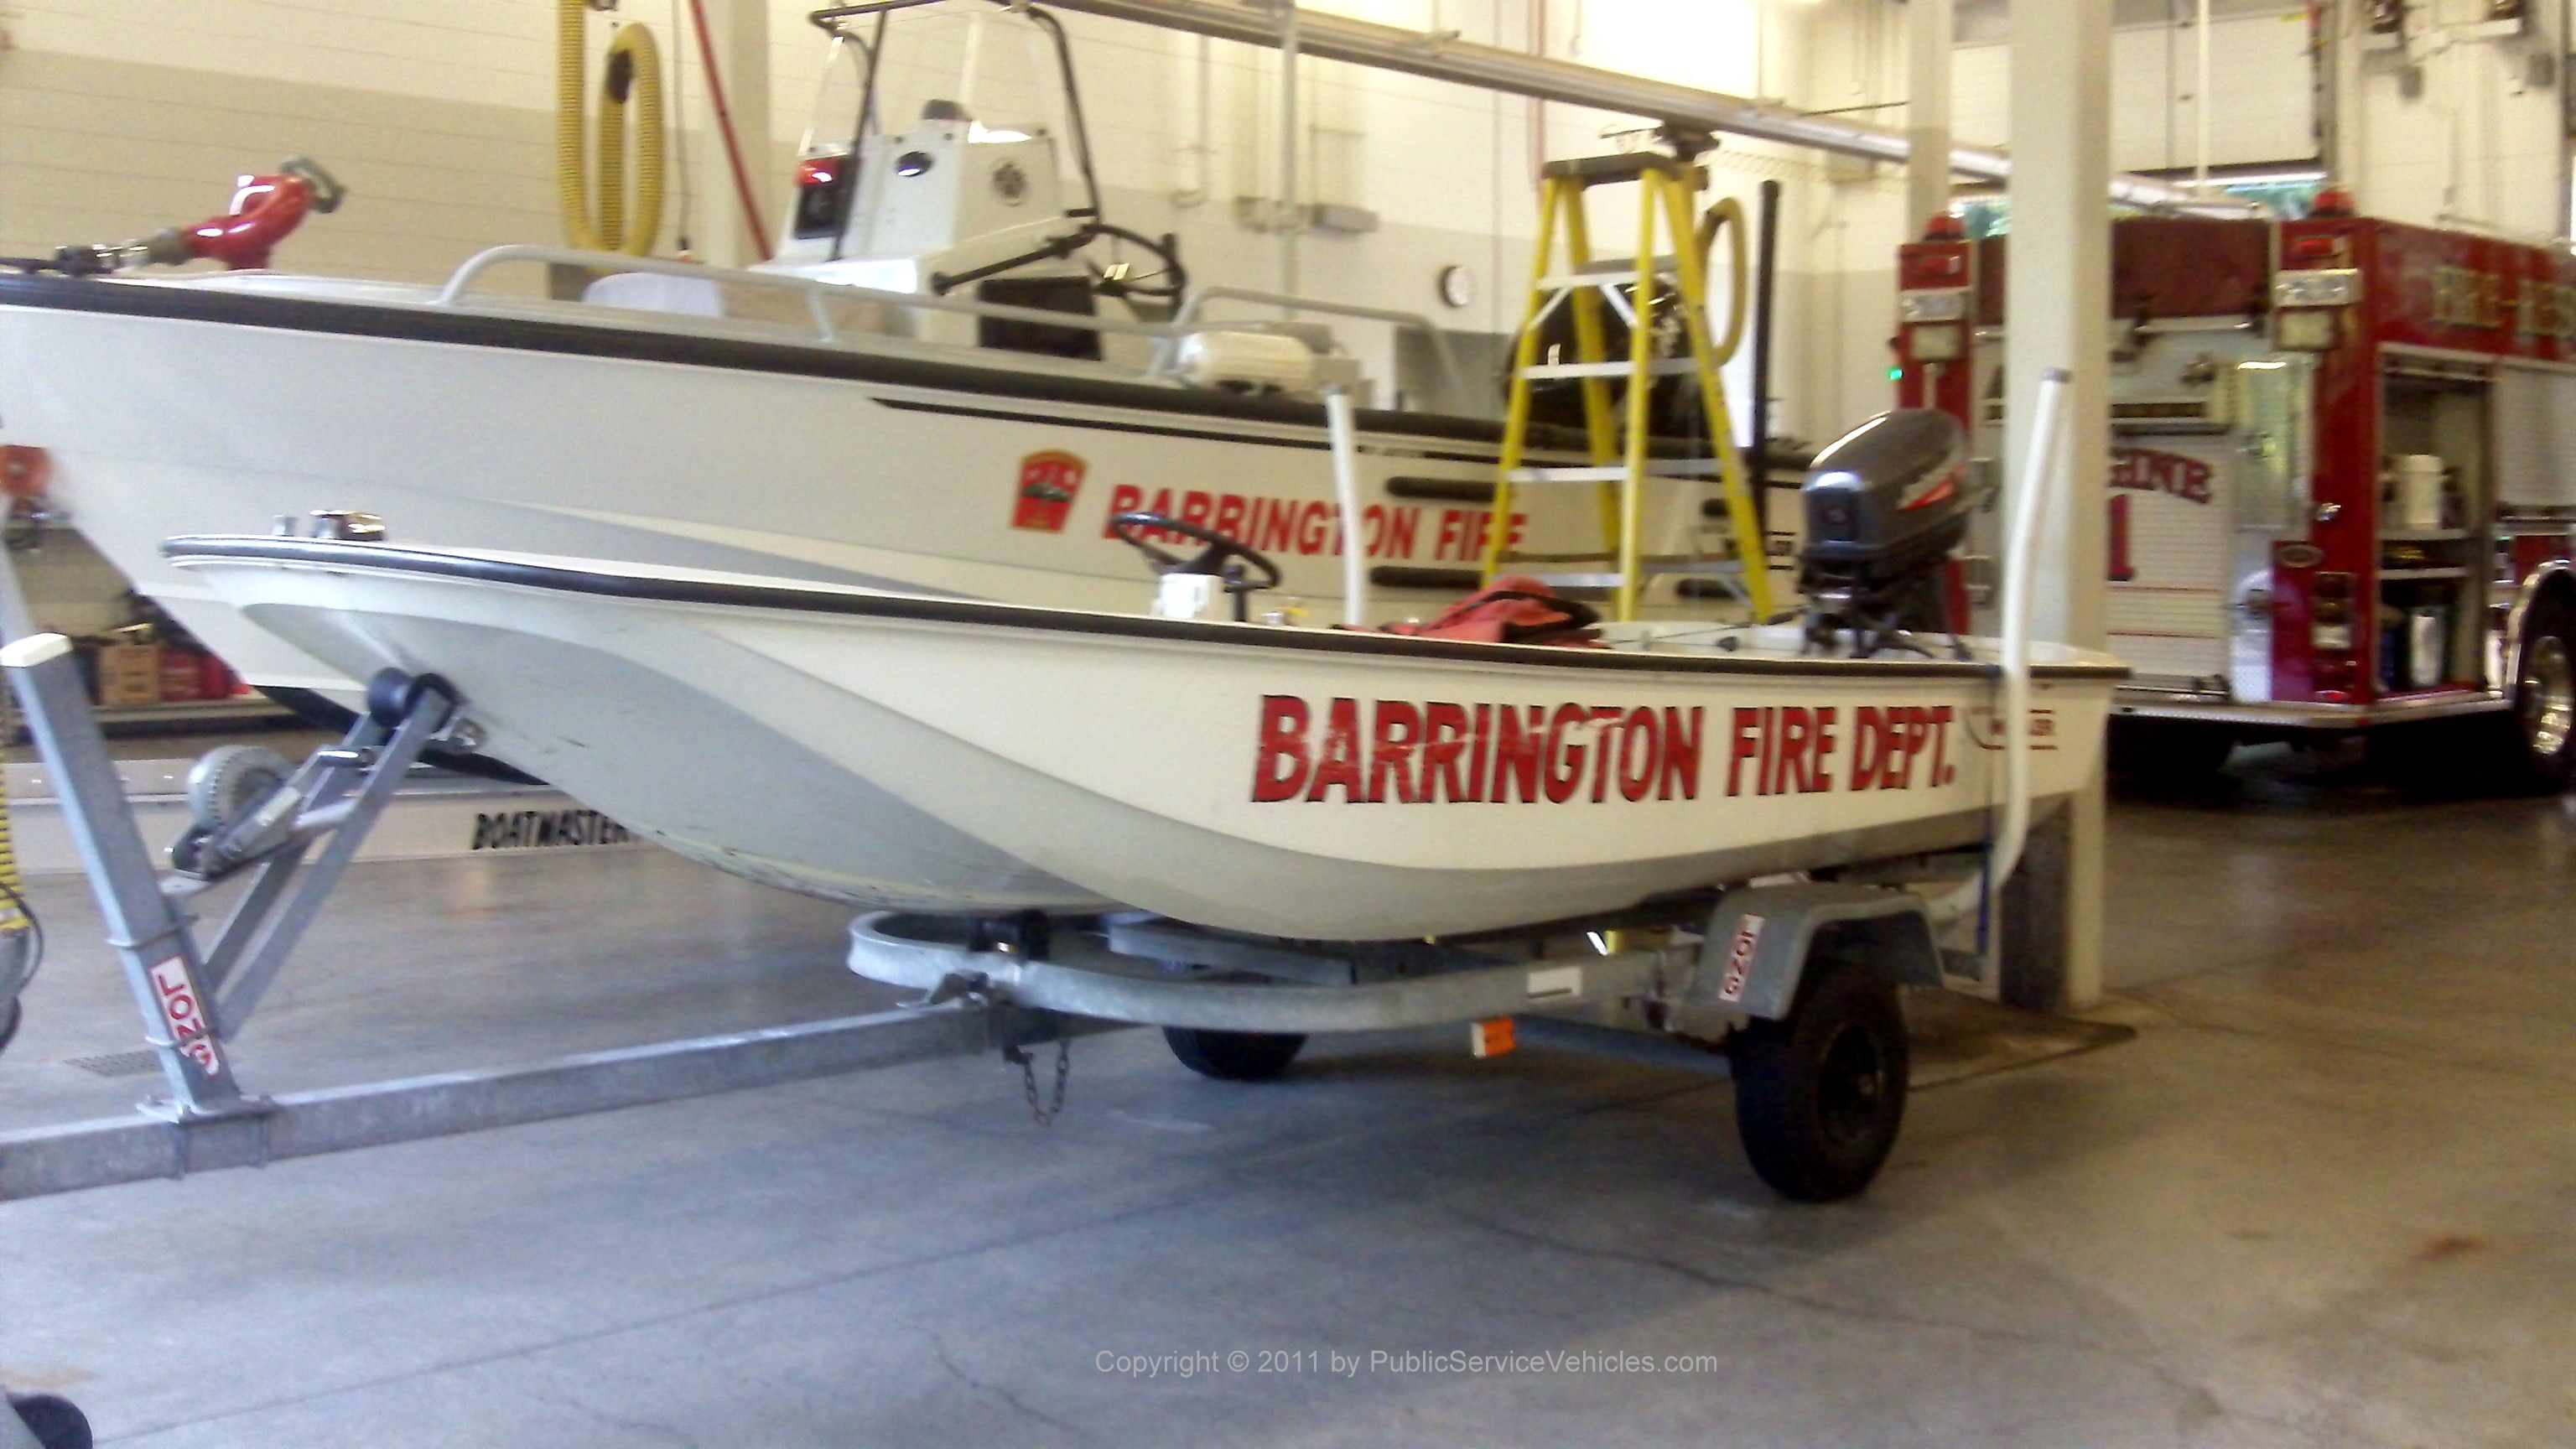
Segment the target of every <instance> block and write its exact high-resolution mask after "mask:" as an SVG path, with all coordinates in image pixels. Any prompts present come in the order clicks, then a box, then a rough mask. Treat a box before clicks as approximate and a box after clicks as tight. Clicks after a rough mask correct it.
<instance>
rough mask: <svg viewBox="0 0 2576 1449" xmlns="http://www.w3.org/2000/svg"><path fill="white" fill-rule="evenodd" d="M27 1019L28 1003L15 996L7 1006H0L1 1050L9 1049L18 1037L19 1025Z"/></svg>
mask: <svg viewBox="0 0 2576 1449" xmlns="http://www.w3.org/2000/svg"><path fill="white" fill-rule="evenodd" d="M26 1019H27V1003H25V1002H24V1001H21V1000H19V999H18V998H16V997H14V996H13V997H11V998H9V1004H8V1005H7V1006H5V1007H0V1052H5V1051H7V1050H8V1049H9V1043H11V1042H13V1041H16V1040H17V1039H18V1027H19V1025H20V1023H22V1022H24V1021H25V1020H26Z"/></svg>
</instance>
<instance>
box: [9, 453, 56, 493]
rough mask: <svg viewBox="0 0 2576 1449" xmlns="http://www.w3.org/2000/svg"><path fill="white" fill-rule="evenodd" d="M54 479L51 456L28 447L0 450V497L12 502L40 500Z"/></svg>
mask: <svg viewBox="0 0 2576 1449" xmlns="http://www.w3.org/2000/svg"><path fill="white" fill-rule="evenodd" d="M53 476H54V459H53V455H52V454H50V453H47V452H46V451H45V450H44V449H42V448H39V447H35V446H33V445H32V444H28V443H11V444H9V445H8V446H6V447H0V493H5V494H7V495H9V496H10V497H12V498H40V497H43V496H44V492H45V484H46V483H48V482H50V481H51V480H52V478H53Z"/></svg>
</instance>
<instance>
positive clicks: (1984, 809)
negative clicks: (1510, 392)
mask: <svg viewBox="0 0 2576 1449" xmlns="http://www.w3.org/2000/svg"><path fill="white" fill-rule="evenodd" d="M172 548H173V549H174V550H175V551H176V555H177V561H178V562H179V563H180V564H181V565H182V566H183V567H185V568H186V569H187V570H189V571H190V572H191V573H192V574H194V575H196V576H198V577H200V578H202V579H203V580H205V581H206V583H207V584H208V585H210V586H211V587H212V588H213V589H214V590H215V591H216V592H217V593H218V594H219V595H221V596H222V597H224V598H225V599H226V600H228V601H229V602H230V603H232V604H233V605H234V606H235V607H237V608H239V609H241V610H242V611H243V613H244V614H246V615H247V616H248V617H249V618H251V619H252V620H253V621H254V622H256V623H257V624H259V625H260V626H262V627H264V628H267V629H270V630H272V631H274V632H276V633H277V634H279V635H280V636H281V637H284V638H286V639H288V640H290V641H293V642H294V643H296V644H297V645H298V646H300V647H302V648H304V649H306V650H308V651H310V652H311V653H313V654H314V655H315V656H316V657H318V658H320V659H322V660H324V661H326V662H327V663H329V664H330V665H331V666H332V667H333V668H335V669H337V670H339V671H342V672H345V673H348V674H351V675H362V674H366V673H371V672H372V671H374V670H376V669H380V668H384V667H394V668H399V669H402V670H404V671H406V672H410V673H436V674H439V675H441V676H443V677H445V678H447V679H448V680H450V681H451V682H453V684H454V685H455V686H456V687H457V688H458V690H459V692H460V693H461V695H462V696H463V698H464V699H465V700H466V712H467V714H468V716H469V717H470V718H471V719H472V720H473V721H474V723H475V725H476V726H477V727H478V728H479V730H480V731H481V732H482V734H483V736H484V743H483V746H482V748H484V749H485V750H486V751H487V752H489V753H491V754H493V755H495V756H497V757H499V758H501V759H504V760H507V761H509V762H510V763H512V764H514V765H517V766H518V767H520V768H522V769H525V770H528V771H529V772H531V773H533V774H536V775H538V776H539V777H541V778H544V779H547V780H549V781H551V782H554V783H556V784H557V785H559V786H561V787H562V788H564V789H566V790H568V791H569V792H571V793H573V794H575V795H577V796H578V797H580V798H581V799H583V800H584V801H585V802H587V803H589V804H591V805H593V806H595V807H597V808H599V809H601V810H603V811H606V812H607V813H609V814H610V815H612V816H614V817H616V818H617V819H618V820H619V821H620V822H621V823H622V824H624V825H626V826H627V827H629V828H630V829H634V830H637V831H640V832H642V833H645V834H647V835H650V836H652V837H653V838H655V839H658V840H661V841H663V842H665V843H666V844H670V845H672V846H673V847H674V848H677V849H679V850H681V851H683V852H684V853H686V854H690V855H692V856H695V857H697V858H699V859H702V860H706V861H708V862H710V863H712V864H715V865H718V866H720V867H723V868H725V869H728V870H733V871H736V872H738V873H740V874H744V875H748V876H751V877H753V878H755V879H761V880H765V881H768V882H770V883H772V884H776V885H781V886H784V887H786V888H789V889H793V890H798V891H803V892H806V893H809V894H814V895H820V896H825V897H828V898H831V899H836V900H842V901H847V902H850V903H852V904H854V905H862V906H871V907H894V908H902V909H940V910H966V911H1003V910H1012V909H1023V908H1038V909H1049V910H1079V909H1086V908H1097V907H1101V906H1106V905H1110V904H1116V905H1122V906H1132V907H1138V908H1142V909H1146V910H1150V911H1155V912H1158V913H1160V914H1163V915H1168V916H1172V917H1175V918H1178V919H1181V920H1187V921H1193V922H1198V923H1201V924H1205V925H1210V926H1216V927H1222V928H1227V929H1234V930H1242V931H1251V932H1258V933H1261V934H1265V935H1279V936H1299V937H1315V938H1327V939H1391V938H1399V937H1409V936H1421V935H1427V934H1442V933H1452V932H1460V931H1468V930H1477V929H1486V928H1492V927H1498V926H1504V925H1512V924H1519V923H1525V922H1531V921H1538V920H1546V919H1552V918H1561V917H1567V916H1574V915H1580V914H1585V913H1590V912H1595V911H1603V910H1611V909H1616V908H1619V907H1623V906H1626V905H1630V904H1633V903H1635V902H1636V901H1638V900H1641V899H1643V898H1645V897H1647V896H1650V895H1653V894H1656V893H1659V892H1664V891H1670V890H1679V889H1687V888H1691V887H1698V886H1706V885H1710V884H1715V883H1720V882H1725V881H1733V880H1743V879H1748V878H1752V877H1755V876H1759V875H1765V874H1771V873H1775V872H1780V871H1787V870H1799V869H1808V868H1814V867H1820V866H1827V865H1836V864H1844V863H1849V862H1852V861H1857V860H1864V859H1873V858H1879V857H1884V856H1889V855H1895V854H1902V853H1908V852H1912V851H1919V850H1933V849H1941V848H1946V847H1951V846H1958V845H1963V844H1967V843H1970V842H1973V841H1975V840H1977V839H1979V838H1980V837H1981V836H1982V835H1983V833H1984V831H1985V828H1986V820H1987V815H1988V811H1989V805H1990V802H1991V801H1992V800H1993V798H1994V794H1995V790H1996V786H1997V780H1998V777H1999V772H2000V761H2001V759H2002V753H2003V752H2002V749H2001V744H2002V741H2001V738H2000V735H1999V734H1998V732H1997V730H1996V728H1995V721H1994V718H1993V716H1992V711H1991V706H1992V703H1993V695H1994V693H1995V686H1994V680H1993V671H1991V670H1990V669H1986V668H1982V667H1979V666H1975V665H1968V664H1941V663H1929V662H1922V661H1913V662H1895V661H1884V660H1881V661H1826V660H1814V659H1808V660H1799V659H1795V658H1776V657H1769V656H1764V655H1759V654H1758V653H1747V652H1743V651H1738V652H1735V653H1723V652H1718V651H1711V650H1696V651H1680V652H1632V651H1626V650H1599V651H1592V650H1557V649H1541V648H1535V647H1530V646H1517V645H1472V644H1455V643H1445V642H1440V641H1424V640H1412V639H1399V638H1393V637H1389V636H1382V635H1354V634H1345V633H1340V632H1337V631H1323V630H1298V629H1285V628H1275V627H1270V626H1262V625H1212V624H1199V623H1185V622H1179V621H1166V620H1152V619H1137V618H1132V617H1128V616H1119V615H1106V614H1094V613H1086V612H1080V611H1064V610H1048V609H1035V608H1024V607H1013V606H1003V605H992V604H981V603H972V602H966V601H951V600H938V599H925V598H920V597H907V596H898V595H885V594H878V593H872V592H868V591H861V590H853V589H846V588H832V587H829V586H812V585H787V584H781V583H778V582H776V581H767V580H758V579H743V578H738V577H729V576H722V575H699V574H684V573H680V572H677V571H671V570H654V571H639V570H635V569H632V568H628V567H626V566H621V565H600V564H592V563H587V562H583V561H577V560H561V559H544V558H526V557H517V556H507V555H491V554H481V553H467V552H464V551H444V550H411V549H400V548H391V547H387V546H383V545H348V544H321V543H312V542H305V541H286V540H277V541H271V540H243V541H231V542H224V541H203V540H197V541H191V540H179V541H176V542H174V543H173V545H172ZM2122 673H2123V671H2121V670H2120V669H2119V668H2118V667H2117V665H2116V664H2115V663H2113V662H2110V661H2106V660H2102V659H2101V658H2100V657H2099V656H2091V657H2089V658H2087V659H2084V660H2082V661H2079V662H2076V663H2072V664H2066V665H2063V666H2060V667H2057V668H2055V669H2047V670H2042V671H2041V672H2040V678H2039V679H2038V681H2037V682H2036V685H2035V690H2036V706H2035V708H2034V711H2033V716H2032V725H2033V727H2034V735H2035V740H2034V743H2035V746H2036V748H2035V749H2034V750H2033V753H2032V758H2033V761H2034V772H2033V776H2034V793H2035V794H2036V795H2039V796H2042V797H2046V796H2053V795H2059V794H2064V793H2066V792H2068V791H2070V790H2072V789H2074V788H2076V787H2077V786H2078V785H2079V784H2080V783H2081V782H2082V781H2083V780H2084V779H2085V777H2086V776H2087V774H2088V773H2089V771H2090V770H2091V768H2092V765H2093V762H2094V761H2095V759H2096V758H2097V757H2098V753H2099V749H2100V738H2101V726H2102V715H2103V711H2104V707H2105V704H2106V703H2107V700H2108V696H2109V692H2110V689H2111V687H2112V684H2113V683H2114V682H2115V681H2116V679H2117V678H2119V677H2120V676H2121V674H2122Z"/></svg>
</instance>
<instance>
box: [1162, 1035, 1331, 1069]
mask: <svg viewBox="0 0 2576 1449" xmlns="http://www.w3.org/2000/svg"><path fill="white" fill-rule="evenodd" d="M1163 1040H1165V1041H1167V1042H1170V1043H1171V1044H1172V1055H1174V1056H1176V1057H1179V1058H1180V1059H1181V1065H1182V1066H1185V1067H1187V1068H1189V1069H1190V1070H1191V1071H1194V1072H1196V1073H1198V1074H1199V1075H1200V1076H1202V1077H1214V1078H1216V1079H1217V1080H1218V1081H1220V1082H1266V1081H1269V1080H1270V1079H1271V1078H1272V1077H1275V1076H1277V1075H1279V1074H1280V1073H1281V1072H1284V1071H1286V1070H1288V1064H1289V1063H1290V1062H1293V1061H1295V1060H1296V1059H1297V1053H1298V1052H1299V1051H1300V1050H1302V1049H1304V1047H1305V1045H1306V1039H1305V1038H1304V1037H1302V1036H1283V1035H1279V1034H1276V1033H1272V1032H1266V1031H1203V1030H1201V1029H1199V1028H1197V1027H1193V1026H1167V1027H1164V1028H1163Z"/></svg>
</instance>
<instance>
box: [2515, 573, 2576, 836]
mask: <svg viewBox="0 0 2576 1449" xmlns="http://www.w3.org/2000/svg"><path fill="white" fill-rule="evenodd" d="M2509 718H2510V720H2511V725H2512V727H2511V729H2510V731H2509V732H2508V733H2507V734H2506V738H2505V741H2504V744H2505V747H2506V749H2507V750H2508V751H2509V752H2510V755H2511V758H2512V760H2513V764H2512V766H2511V768H2510V769H2509V770H2508V772H2507V777H2508V779H2509V781H2510V783H2511V784H2512V785H2513V787H2514V788H2516V789H2519V790H2523V791H2527V792H2529V793H2531V794H2535V795H2554V794H2557V793H2558V792H2559V791H2562V790H2564V789H2566V788H2567V787H2568V786H2569V785H2570V784H2576V615H2571V614H2570V612H2569V610H2568V608H2567V605H2566V603H2565V601H2564V600H2562V599H2560V598H2558V597H2556V596H2554V595H2551V596H2545V597H2543V598H2541V599H2539V600H2538V601H2536V602H2535V603H2533V604H2532V606H2531V613H2530V614H2529V615H2528V616H2526V617H2525V618H2524V620H2523V626H2522V648H2521V649H2520V650H2519V651H2517V652H2516V654H2515V657H2514V661H2513V713H2512V715H2511V716H2510V717H2509Z"/></svg>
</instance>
